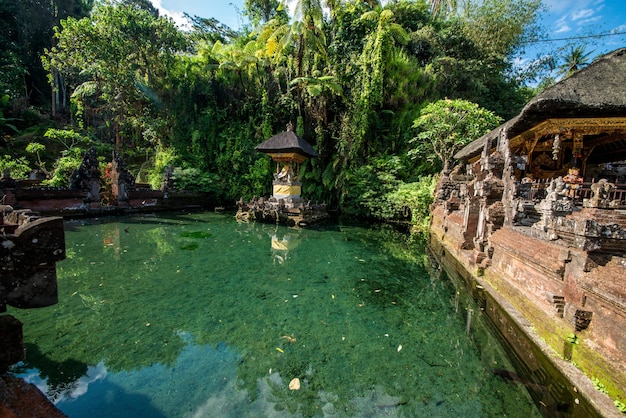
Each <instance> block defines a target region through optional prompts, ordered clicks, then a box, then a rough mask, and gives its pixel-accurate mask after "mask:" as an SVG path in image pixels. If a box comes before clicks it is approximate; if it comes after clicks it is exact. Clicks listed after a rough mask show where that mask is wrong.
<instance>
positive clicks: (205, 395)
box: [11, 213, 540, 417]
mask: <svg viewBox="0 0 626 418" xmlns="http://www.w3.org/2000/svg"><path fill="white" fill-rule="evenodd" d="M66 226H67V229H66V241H67V244H68V245H67V247H68V260H66V261H64V262H62V263H59V264H58V276H59V298H60V303H59V304H58V305H57V306H54V307H50V308H44V309H40V310H29V311H19V310H13V311H12V312H11V313H12V314H13V315H15V316H16V317H18V319H20V320H21V321H22V322H23V323H24V333H25V342H26V346H27V359H26V362H25V363H24V364H22V365H20V367H17V368H16V369H15V370H14V372H15V373H16V374H18V375H20V376H24V377H26V378H27V380H29V381H31V382H33V383H36V384H38V386H39V387H40V388H42V390H44V392H45V393H47V394H48V396H49V397H50V398H51V399H53V400H54V401H55V402H56V404H57V406H58V407H59V408H60V409H61V410H63V411H64V412H66V413H67V414H68V415H69V416H70V417H83V416H85V417H87V416H89V417H94V416H153V417H175V416H181V417H182V416H194V417H196V416H197V417H202V416H217V415H219V416H441V417H448V416H467V417H489V416H494V417H495V416H511V417H518V416H519V417H522V416H523V417H532V416H540V414H539V412H538V410H537V408H536V407H535V405H534V403H533V402H532V399H531V397H530V395H529V393H528V388H527V387H526V386H525V384H524V382H519V381H515V379H511V376H514V375H517V374H516V373H518V372H517V370H515V369H514V367H513V363H511V361H510V360H509V359H508V358H507V356H506V354H505V350H504V349H503V347H502V346H501V345H500V343H499V341H498V339H497V338H496V337H495V336H494V334H492V333H491V331H489V330H488V328H487V327H486V326H485V324H484V319H483V318H481V316H480V315H476V316H475V317H474V320H472V321H468V320H467V317H468V313H469V312H470V311H472V312H477V311H478V308H476V307H473V306H472V305H470V303H471V302H470V299H471V297H469V298H468V297H467V296H464V294H463V292H464V290H463V289H462V288H461V287H457V286H455V285H454V283H453V282H451V281H449V280H448V279H446V278H438V277H436V276H432V275H430V274H429V273H428V272H427V270H426V269H425V268H424V263H425V262H426V261H425V260H426V259H427V256H426V254H425V253H424V252H423V251H421V250H420V251H416V246H415V245H414V244H413V243H411V242H410V241H407V239H406V238H407V236H406V235H403V234H400V233H398V232H397V231H395V230H393V229H392V228H385V227H376V228H364V227H361V226H356V225H343V224H326V225H321V226H319V227H317V228H315V229H309V230H293V229H288V228H284V227H278V226H275V225H261V224H237V223H236V222H235V221H234V220H233V219H232V217H230V216H228V215H222V214H213V213H196V214H158V215H138V216H129V217H124V218H115V219H112V218H111V219H85V220H76V221H69V222H67V224H66ZM464 300H467V301H468V302H467V304H466V303H465V302H464ZM468 322H469V326H468ZM468 330H469V332H468ZM494 370H496V373H495V374H494ZM498 370H503V371H507V372H511V373H513V374H512V375H506V374H505V375H503V373H499V372H497V371H498ZM295 378H298V379H299V380H300V382H301V388H300V390H297V391H295V390H289V388H288V385H289V383H290V382H291V381H292V380H293V379H295Z"/></svg>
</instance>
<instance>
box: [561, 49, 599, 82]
mask: <svg viewBox="0 0 626 418" xmlns="http://www.w3.org/2000/svg"><path fill="white" fill-rule="evenodd" d="M592 53H593V51H591V52H587V51H585V47H584V46H576V47H570V50H569V51H568V52H566V53H565V54H563V56H562V57H561V58H562V60H563V64H561V65H560V66H559V68H558V75H559V76H561V78H567V77H569V76H571V75H572V74H574V73H575V72H577V71H578V70H580V69H582V68H583V67H586V66H587V65H589V63H590V61H589V57H590V56H591V54H592Z"/></svg>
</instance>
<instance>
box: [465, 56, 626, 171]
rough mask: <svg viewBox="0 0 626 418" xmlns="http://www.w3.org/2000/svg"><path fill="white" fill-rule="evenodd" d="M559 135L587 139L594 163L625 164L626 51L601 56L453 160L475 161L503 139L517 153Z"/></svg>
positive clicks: (553, 87) (534, 99) (532, 101)
mask: <svg viewBox="0 0 626 418" xmlns="http://www.w3.org/2000/svg"><path fill="white" fill-rule="evenodd" d="M559 132H561V133H563V132H569V134H570V135H576V134H578V135H581V136H583V135H584V136H585V148H590V147H593V148H594V149H595V151H594V154H595V159H596V160H598V156H599V154H603V155H606V156H607V157H608V156H609V155H610V160H612V161H618V160H622V159H626V141H625V140H624V135H623V134H624V133H625V132H626V48H622V49H618V50H615V51H613V52H611V53H608V54H606V55H603V56H602V57H600V58H598V59H596V60H595V61H594V62H593V63H591V64H590V65H589V66H587V67H585V68H584V69H582V70H580V71H578V72H576V73H575V74H573V75H572V76H570V77H568V78H566V79H564V80H562V81H560V82H558V83H557V84H555V85H554V86H552V87H550V88H548V89H546V90H545V91H543V92H542V93H540V94H539V95H537V96H536V97H535V98H533V99H532V100H531V101H530V102H528V103H527V104H526V106H525V107H524V108H523V109H522V111H521V113H520V114H519V115H518V116H516V117H514V118H513V119H510V120H509V121H507V122H505V123H504V124H502V125H500V126H499V127H497V128H496V129H494V130H492V131H491V132H489V133H487V134H486V135H484V136H482V137H481V138H479V139H477V140H476V141H474V142H472V143H471V144H469V145H467V146H466V147H465V148H463V149H462V150H460V151H459V152H458V153H456V155H455V156H454V157H455V158H456V159H457V160H471V159H474V158H476V157H477V156H478V155H479V154H480V153H481V151H482V149H483V147H484V145H485V144H486V143H487V142H488V141H489V142H491V144H492V147H495V145H496V142H497V139H498V138H499V137H502V136H504V137H506V138H507V139H508V140H509V146H510V147H511V149H515V148H517V147H520V146H522V145H523V144H524V143H525V142H530V143H532V142H533V141H534V142H535V144H536V141H538V140H539V139H540V138H542V137H545V136H546V135H555V134H558V133H559ZM617 134H620V135H617ZM592 157H594V156H593V155H592ZM592 159H594V158H592ZM600 159H602V158H600Z"/></svg>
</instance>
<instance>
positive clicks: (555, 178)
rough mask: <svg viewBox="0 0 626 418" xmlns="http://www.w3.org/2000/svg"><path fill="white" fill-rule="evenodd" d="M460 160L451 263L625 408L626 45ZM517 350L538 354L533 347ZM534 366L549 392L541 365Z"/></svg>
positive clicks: (449, 232) (439, 202)
mask: <svg viewBox="0 0 626 418" xmlns="http://www.w3.org/2000/svg"><path fill="white" fill-rule="evenodd" d="M455 158H456V160H457V162H458V163H457V165H456V166H455V167H454V168H453V169H452V171H451V172H448V173H442V177H441V180H440V183H439V185H438V187H437V191H436V196H435V202H434V204H433V207H432V220H431V238H430V240H431V241H430V247H431V249H432V251H433V254H434V255H435V257H436V258H437V259H438V261H439V262H440V265H441V266H442V268H443V269H444V270H445V271H446V272H448V273H449V274H457V275H460V276H462V277H463V278H464V279H465V280H466V282H467V283H468V286H469V287H471V288H472V290H474V291H476V289H477V288H479V289H480V292H479V293H481V292H484V291H485V289H489V290H490V291H491V292H492V293H494V294H495V295H497V297H499V298H503V300H504V301H505V303H506V304H510V306H511V307H512V310H514V311H515V312H517V314H519V316H520V318H522V319H521V321H519V323H520V324H523V323H525V324H526V326H525V333H526V334H528V335H530V337H531V338H533V339H534V340H535V341H536V342H537V345H538V346H540V345H542V344H547V345H548V346H549V347H551V349H552V350H554V352H556V353H559V356H557V357H559V359H557V360H555V364H558V363H559V361H561V360H563V359H565V360H566V361H567V362H568V363H567V364H572V363H573V364H576V368H577V369H576V368H575V369H576V370H582V372H584V374H585V375H586V376H587V377H588V380H590V379H591V378H594V379H597V381H598V382H601V383H602V385H603V387H604V388H605V390H606V391H607V392H608V393H609V394H610V395H611V397H612V398H613V399H614V400H616V401H618V402H622V404H625V403H626V331H625V330H626V48H625V49H619V50H616V51H613V52H612V53H609V54H606V55H604V56H602V57H600V58H598V59H597V60H595V61H594V62H593V63H592V64H590V65H589V66H588V67H586V68H584V69H583V70H580V71H579V72H577V73H575V74H574V75H572V76H571V77H569V78H567V79H565V80H562V81H560V82H559V83H557V84H555V85H554V86H552V87H551V88H548V89H546V90H545V91H544V92H542V93H541V94H539V95H538V96H536V97H535V98H534V99H532V100H531V101H530V102H529V103H527V105H526V106H525V107H524V108H523V110H522V111H521V113H520V114H519V115H518V116H516V117H515V118H513V119H511V120H509V121H507V122H505V123H504V124H503V125H501V126H499V127H497V128H496V129H494V130H493V131H491V132H489V133H488V134H486V135H484V136H483V137H481V138H479V139H477V140H476V141H474V142H472V143H471V144H469V145H468V146H466V147H465V148H464V149H462V150H461V151H459V152H458V153H457V154H456V155H455ZM475 294H476V293H475ZM481 308H482V309H483V310H484V311H485V312H486V313H487V314H489V312H490V307H489V305H488V304H486V305H485V304H484V303H483V304H482V305H481ZM513 316H514V315H513ZM494 322H496V323H498V322H500V323H505V322H507V321H506V320H504V319H502V318H500V319H494ZM507 323H508V324H509V325H507V326H508V327H511V325H510V324H511V321H508V322H507ZM520 327H521V328H522V329H524V325H520ZM511 347H512V349H513V350H514V351H515V352H516V354H517V355H519V356H520V358H525V357H526V358H527V356H528V353H527V352H525V351H528V350H527V347H524V346H522V345H521V344H518V343H517V342H516V341H514V339H512V341H511ZM570 361H571V363H569V362H570ZM561 366H562V367H561V369H563V370H567V369H568V366H567V365H565V366H563V364H561ZM527 367H528V369H529V370H528V374H529V376H530V379H531V380H532V381H533V382H535V383H537V384H540V385H544V386H545V385H546V379H547V377H546V374H545V372H544V371H543V370H542V369H541V367H539V365H538V363H537V362H536V360H533V359H532V358H531V359H530V360H528V362H527ZM572 373H573V374H575V373H574V372H572ZM572 387H576V386H575V385H572ZM591 387H592V391H593V386H591ZM533 396H534V397H538V398H539V399H541V397H542V396H546V394H545V393H544V394H534V395H533ZM571 396H573V397H577V396H578V397H579V396H580V395H577V394H576V393H574V392H571ZM544 400H545V399H544ZM541 402H543V401H541ZM546 403H547V401H546ZM611 407H612V405H611ZM572 408H574V409H575V408H577V406H576V405H574V406H572ZM613 409H614V410H615V411H617V409H616V408H613ZM583 415H584V414H583ZM583 415H579V416H583ZM568 416H577V415H576V414H574V415H568Z"/></svg>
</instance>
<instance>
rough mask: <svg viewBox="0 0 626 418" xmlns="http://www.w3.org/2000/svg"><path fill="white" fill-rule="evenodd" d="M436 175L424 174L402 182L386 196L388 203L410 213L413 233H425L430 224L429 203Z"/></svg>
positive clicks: (432, 194) (431, 198)
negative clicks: (413, 180) (409, 181)
mask: <svg viewBox="0 0 626 418" xmlns="http://www.w3.org/2000/svg"><path fill="white" fill-rule="evenodd" d="M436 185H437V176H424V177H421V178H420V179H419V181H416V182H412V183H402V184H400V186H399V187H398V189H397V190H396V191H394V192H391V193H390V194H389V195H388V196H387V200H388V201H389V203H390V205H391V206H393V207H395V208H396V209H397V210H399V211H402V212H405V208H406V209H408V210H409V211H410V214H411V226H412V229H413V232H414V233H418V234H423V235H425V234H426V233H427V232H428V227H429V225H430V205H431V203H432V202H433V196H434V191H435V186H436Z"/></svg>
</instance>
